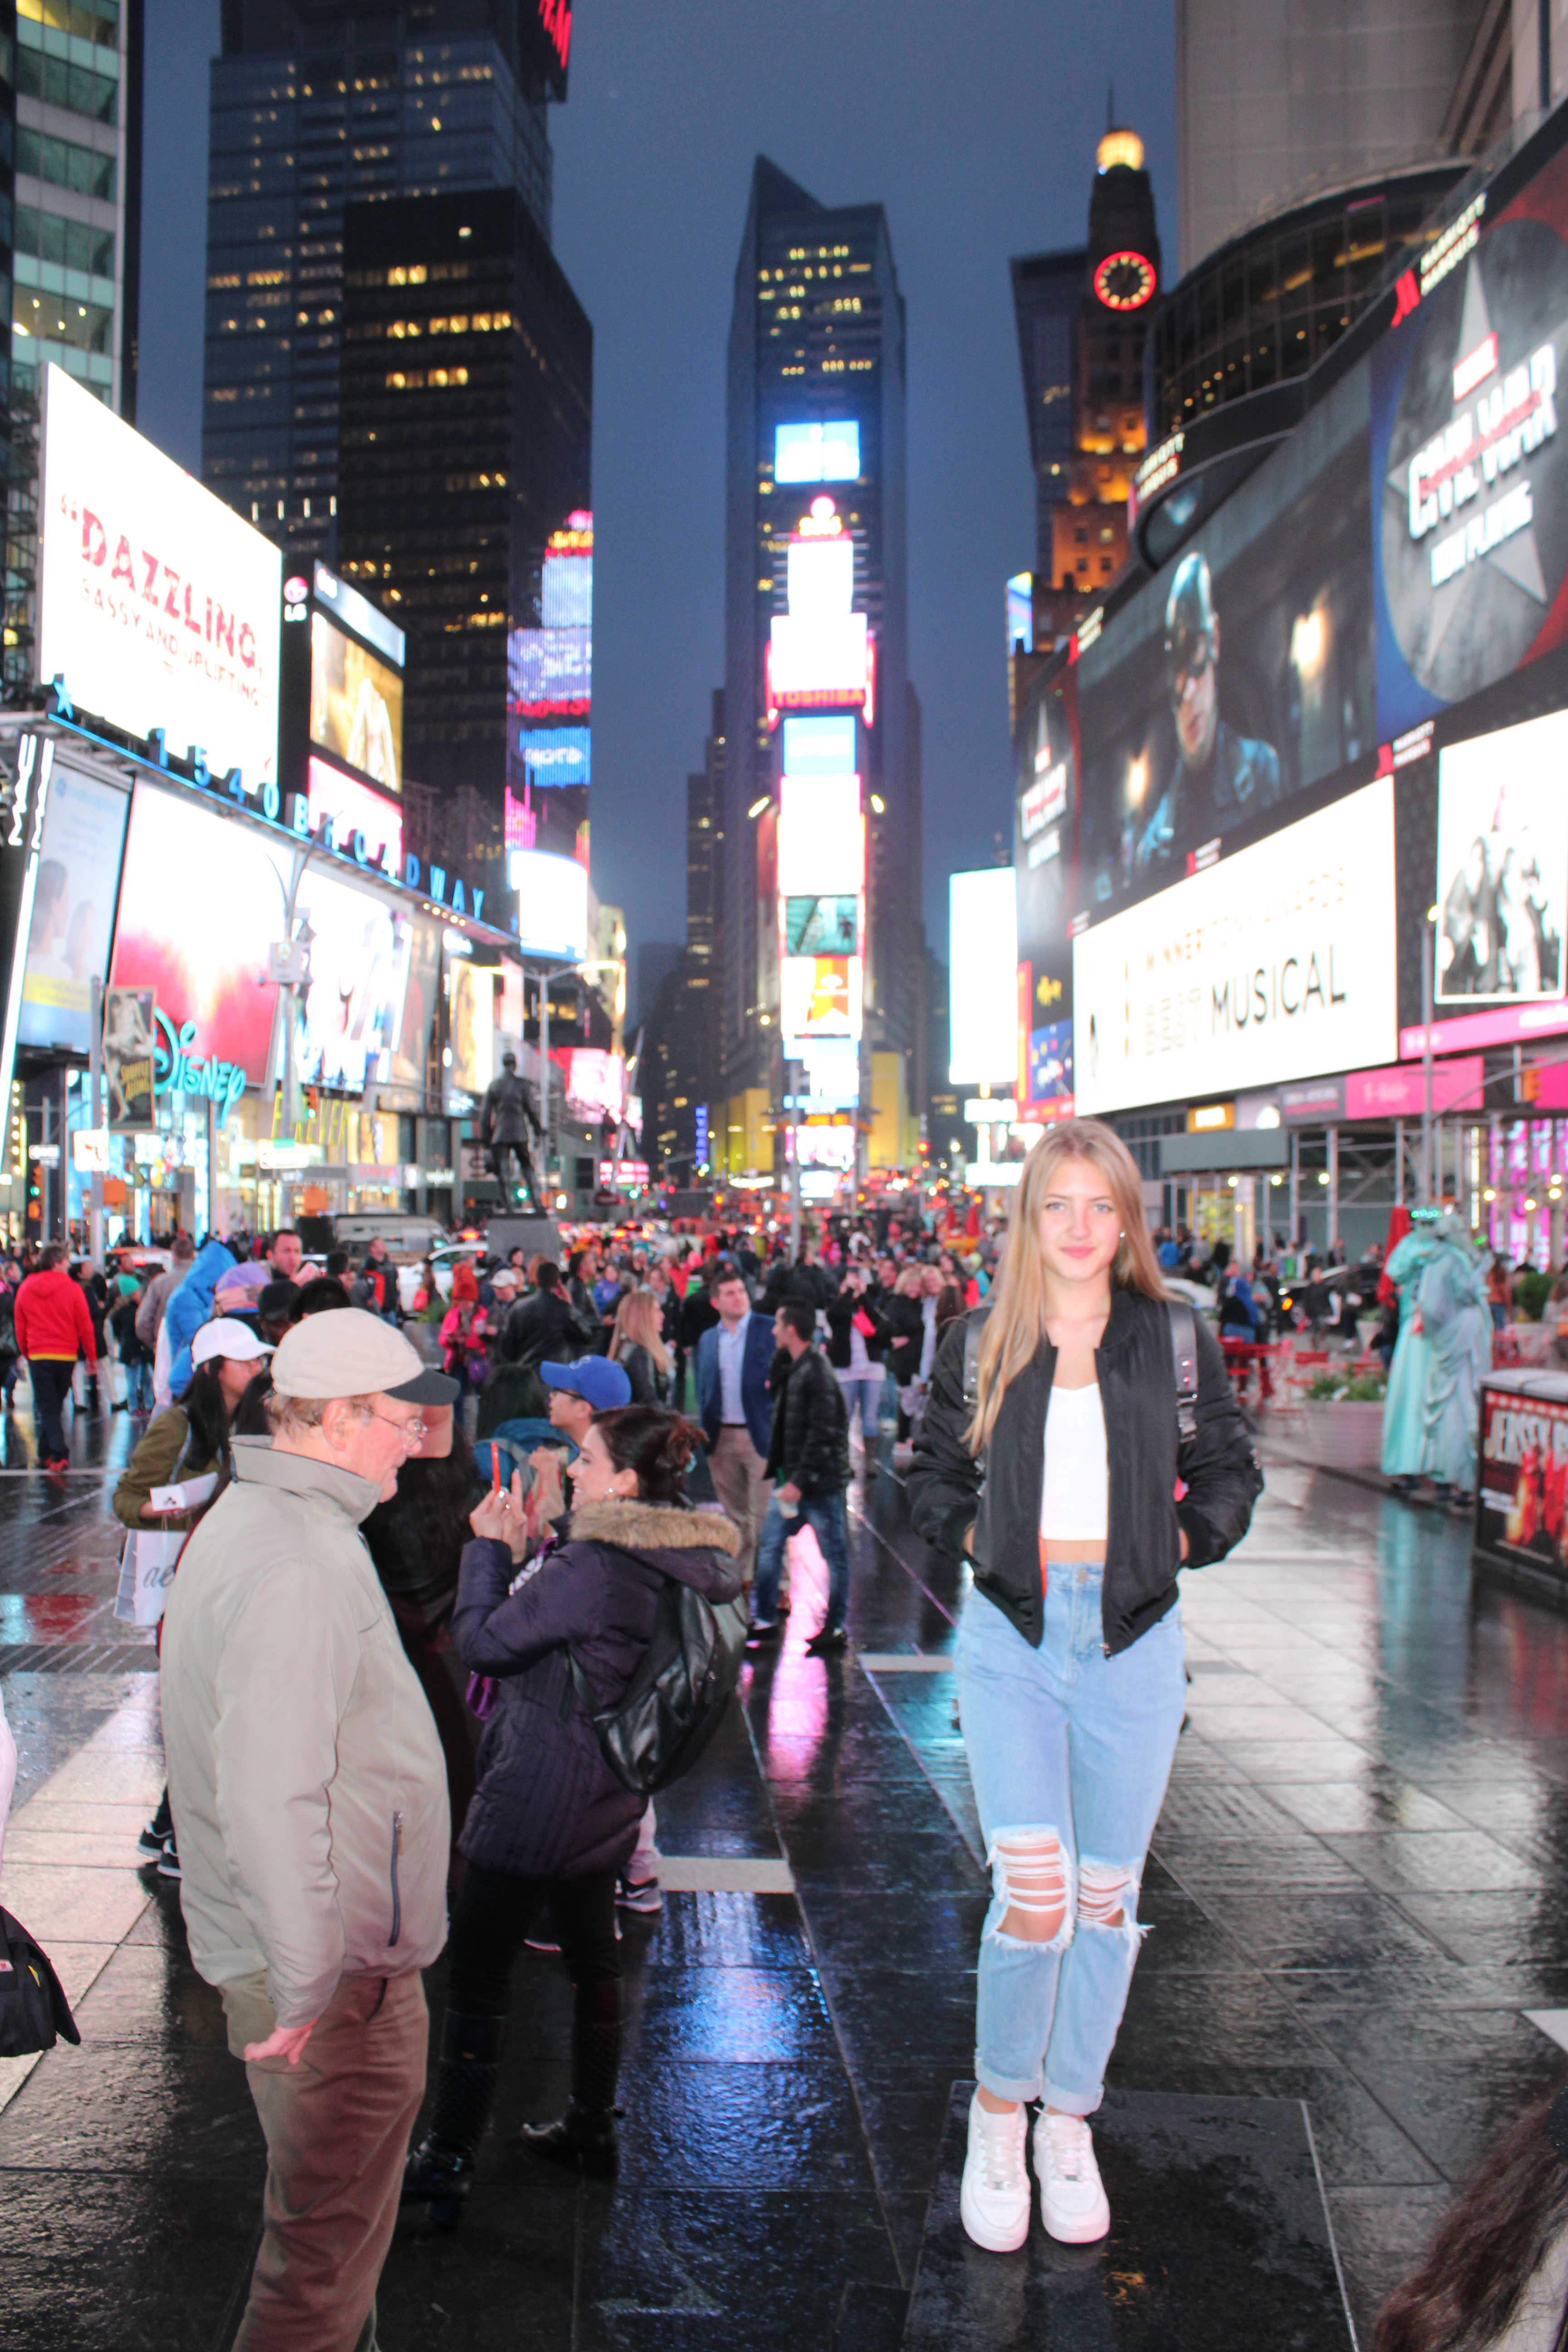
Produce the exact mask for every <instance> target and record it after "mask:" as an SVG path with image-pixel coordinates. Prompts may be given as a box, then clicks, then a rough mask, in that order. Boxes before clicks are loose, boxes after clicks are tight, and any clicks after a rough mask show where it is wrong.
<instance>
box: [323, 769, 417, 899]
mask: <svg viewBox="0 0 1568 2352" xmlns="http://www.w3.org/2000/svg"><path fill="white" fill-rule="evenodd" d="M307 775H308V778H309V782H308V787H307V790H308V806H309V810H310V830H311V832H312V833H314V832H315V831H316V830H317V828H318V827H319V826H320V824H321V819H322V818H323V817H324V816H330V817H331V820H332V825H333V829H334V831H335V832H336V835H337V839H338V845H339V846H340V848H344V849H347V848H350V847H352V846H353V836H354V835H355V834H356V833H363V835H364V850H365V863H366V864H367V865H369V866H381V867H382V868H383V870H384V872H385V873H387V874H390V875H392V876H393V877H399V876H401V874H402V872H403V812H402V810H401V809H400V808H398V807H397V806H396V805H395V803H393V802H391V801H388V800H384V799H383V798H382V795H381V794H380V793H373V792H372V791H371V789H370V787H369V785H368V784H362V783H360V782H357V780H356V779H355V778H354V777H353V776H345V775H344V774H343V773H342V770H341V769H338V768H334V767H332V766H331V765H330V764H329V762H328V761H325V760H312V761H310V763H309V767H308V769H307Z"/></svg>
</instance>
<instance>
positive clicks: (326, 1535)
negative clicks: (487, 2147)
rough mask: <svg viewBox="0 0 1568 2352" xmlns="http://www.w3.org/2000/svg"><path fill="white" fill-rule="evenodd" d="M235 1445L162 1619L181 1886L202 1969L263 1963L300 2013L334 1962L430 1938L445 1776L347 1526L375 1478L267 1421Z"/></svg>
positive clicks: (445, 1832) (395, 1953)
mask: <svg viewBox="0 0 1568 2352" xmlns="http://www.w3.org/2000/svg"><path fill="white" fill-rule="evenodd" d="M234 1457H235V1482H234V1484H233V1485H232V1486H228V1487H227V1488H226V1490H225V1491H224V1493H223V1494H222V1495H220V1496H219V1497H218V1499H217V1501H216V1503H215V1504H214V1505H213V1507H212V1508H211V1510H210V1511H209V1512H208V1513H207V1515H206V1517H205V1519H203V1521H202V1522H201V1525H200V1526H199V1527H198V1528H197V1529H196V1531H195V1535H194V1536H193V1537H192V1538H191V1540H190V1542H189V1544H188V1545H187V1546H186V1548H185V1550H184V1554H183V1556H182V1558H181V1561H180V1573H179V1575H178V1577H177V1578H176V1579H175V1580H174V1585H173V1586H172V1587H171V1590H170V1596H169V1606H168V1611H167V1613H166V1614H165V1616H164V1619H163V1742H164V1747H165V1749H166V1751H167V1755H168V1763H169V1799H170V1802H171V1804H172V1806H173V1808H174V1830H175V1834H176V1836H177V1838H178V1840H179V1847H180V1867H181V1870H182V1873H183V1874H184V1875H183V1879H182V1883H181V1888H180V1896H181V1902H182V1905H183V1906H184V1915H185V1929H186V1933H187V1934H188V1936H189V1937H190V1944H191V1955H192V1958H194V1959H195V1964H196V1967H197V1969H199V1970H200V1972H201V1974H202V1975H203V1976H204V1977H205V1979H206V1980H207V1982H208V1983H209V1984H219V1985H221V1984H227V1983H231V1982H232V1981H233V1980H234V1979H236V1978H237V1977H243V1976H251V1975H254V1974H255V1973H256V1972H257V1971H258V1969H265V1970H266V1972H267V1990H268V1999H269V2000H270V2001H271V2003H272V2007H273V2009H274V2011H276V2014H277V2018H278V2022H279V2025H303V2024H304V2023H305V2022H306V2021H307V2020H308V2019H310V2018H315V2017H319V2016H320V2015H321V2011H323V2010H324V2009H325V2007H326V2005H327V2003H328V2001H329V2000H331V1996H332V1992H333V1990H334V1989H335V1987H336V1985H337V1983H338V1980H339V1979H340V1977H342V1976H404V1975H406V1974H407V1973H408V1972H409V1971H410V1970H411V1969H421V1968H425V1967H426V1966H428V1964H429V1962H430V1961H432V1960H433V1959H435V1958H436V1957H437V1953H438V1952H439V1951H440V1950H441V1948H442V1946H443V1945H444V1944H445V1942H446V1940H447V1925H446V1920H447V1850H448V1845H449V1843H450V1835H451V1831H450V1822H449V1820H448V1816H447V1774H446V1768H445V1765H444V1763H443V1761H442V1756H441V1746H440V1741H439V1740H438V1738H437V1733H436V1726H435V1724H434V1722H433V1721H432V1719H431V1715H430V1709H429V1706H428V1704H427V1703H426V1697H425V1694H424V1692H423V1691H422V1690H421V1689H420V1687H419V1684H418V1681H417V1679H416V1675H415V1674H414V1670H413V1668H412V1667H411V1666H410V1665H409V1664H408V1662H407V1660H406V1658H405V1656H404V1654H403V1647H402V1644H401V1643H400V1642H399V1640H398V1637H397V1629H396V1626H395V1623H394V1622H393V1617H392V1612H391V1610H390V1609H389V1608H388V1606H387V1602H386V1598H385V1595H384V1593H383V1591H382V1589H381V1586H380V1584H379V1582H378V1581H377V1579H376V1574H375V1570H374V1568H373V1567H372V1565H371V1559H370V1554H369V1552H368V1551H367V1550H366V1549H365V1547H364V1542H363V1538H362V1537H361V1535H360V1533H359V1526H360V1522H361V1521H362V1520H363V1519H364V1518H366V1517H368V1516H369V1514H370V1512H371V1511H372V1510H373V1509H374V1507H375V1503H376V1499H377V1494H378V1489H377V1488H376V1486H374V1484H373V1483H372V1482H371V1481H370V1480H368V1479H364V1478H358V1477H355V1476H354V1475H353V1473H352V1472H350V1471H347V1470H338V1469H334V1468H333V1467H332V1466H331V1465H330V1464H328V1463H324V1462H315V1461H312V1460H310V1459H309V1458H308V1457H306V1456H304V1455H301V1454H281V1453H274V1452H273V1451H272V1450H271V1449H270V1448H269V1447H268V1445H267V1444H265V1443H264V1442H263V1441H262V1440H260V1439H245V1438H240V1439H238V1440H237V1441H236V1444H235V1447H234Z"/></svg>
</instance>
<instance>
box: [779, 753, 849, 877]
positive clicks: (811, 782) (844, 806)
mask: <svg viewBox="0 0 1568 2352" xmlns="http://www.w3.org/2000/svg"><path fill="white" fill-rule="evenodd" d="M865 883H866V820H865V818H864V817H863V816H862V815H861V814H860V779H859V777H858V776H785V777H784V781H783V782H782V783H781V785H780V787H779V820H778V873H777V881H776V887H777V889H778V892H779V895H780V897H781V898H786V899H788V898H804V897H806V896H808V895H809V896H811V897H820V896H822V895H823V894H825V893H828V894H838V895H842V896H846V897H847V896H849V895H850V894H854V895H856V896H858V894H859V892H860V891H861V890H862V889H863V888H864V887H865Z"/></svg>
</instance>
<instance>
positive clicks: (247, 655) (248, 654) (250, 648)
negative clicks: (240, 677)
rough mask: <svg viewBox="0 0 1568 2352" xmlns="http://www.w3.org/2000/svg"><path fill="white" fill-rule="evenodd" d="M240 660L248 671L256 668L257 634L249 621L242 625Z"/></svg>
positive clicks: (240, 631)
mask: <svg viewBox="0 0 1568 2352" xmlns="http://www.w3.org/2000/svg"><path fill="white" fill-rule="evenodd" d="M239 658H240V660H241V661H242V662H243V663H244V665H245V667H246V668H247V669H254V668H255V667H256V632H255V630H254V629H253V628H252V627H251V625H250V623H249V622H248V621H242V622H241V624H240V629H239Z"/></svg>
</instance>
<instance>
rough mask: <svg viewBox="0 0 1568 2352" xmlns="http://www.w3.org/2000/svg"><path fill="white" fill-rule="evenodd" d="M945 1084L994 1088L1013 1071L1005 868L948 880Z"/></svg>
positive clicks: (1010, 906) (1013, 954) (1013, 930)
mask: <svg viewBox="0 0 1568 2352" xmlns="http://www.w3.org/2000/svg"><path fill="white" fill-rule="evenodd" d="M948 932H949V936H948V961H949V966H950V971H951V978H950V981H949V999H948V1003H949V1020H950V1024H951V1026H950V1044H949V1053H950V1055H951V1057H952V1058H951V1061H950V1063H949V1066H948V1079H949V1082H950V1084H952V1085H953V1086H985V1085H991V1086H995V1085H999V1084H1001V1083H1003V1082H1005V1081H1007V1080H1010V1079H1011V1078H1012V1077H1013V1076H1014V1073H1015V1071H1016V1067H1017V1061H1018V1045H1017V1004H1018V982H1017V970H1016V967H1017V961H1018V919H1017V908H1016V899H1015V896H1014V885H1013V869H1012V867H1011V866H985V867H984V868H983V869H982V871H981V872H979V873H978V874H953V875H950V876H949V877H948Z"/></svg>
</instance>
